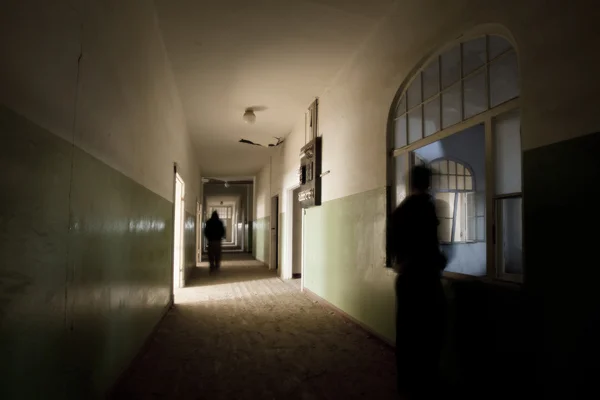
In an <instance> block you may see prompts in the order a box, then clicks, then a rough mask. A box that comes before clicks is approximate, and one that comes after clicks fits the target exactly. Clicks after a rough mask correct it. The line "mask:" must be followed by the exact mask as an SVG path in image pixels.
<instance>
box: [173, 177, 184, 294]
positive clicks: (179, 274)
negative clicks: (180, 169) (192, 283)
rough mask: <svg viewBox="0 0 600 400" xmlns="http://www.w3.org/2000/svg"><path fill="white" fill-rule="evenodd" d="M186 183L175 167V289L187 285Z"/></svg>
mask: <svg viewBox="0 0 600 400" xmlns="http://www.w3.org/2000/svg"><path fill="white" fill-rule="evenodd" d="M184 218H185V182H184V181H183V179H182V178H181V176H180V175H179V174H178V173H177V167H175V198H174V200H173V289H177V288H181V287H183V286H184V285H185V273H184V223H185V221H184Z"/></svg>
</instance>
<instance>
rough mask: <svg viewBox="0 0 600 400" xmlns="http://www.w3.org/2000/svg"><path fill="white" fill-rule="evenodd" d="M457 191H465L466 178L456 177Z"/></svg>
mask: <svg viewBox="0 0 600 400" xmlns="http://www.w3.org/2000/svg"><path fill="white" fill-rule="evenodd" d="M456 189H458V190H465V177H464V176H457V177H456Z"/></svg>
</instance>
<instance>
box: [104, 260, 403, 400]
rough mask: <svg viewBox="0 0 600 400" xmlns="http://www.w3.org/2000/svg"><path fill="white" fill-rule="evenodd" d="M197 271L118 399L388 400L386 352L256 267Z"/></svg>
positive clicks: (391, 378)
mask: <svg viewBox="0 0 600 400" xmlns="http://www.w3.org/2000/svg"><path fill="white" fill-rule="evenodd" d="M228 258H229V259H230V260H229V261H226V262H224V264H223V266H222V271H221V272H220V273H219V274H218V275H217V276H214V275H213V276H209V275H208V268H207V267H206V266H203V267H201V268H196V269H195V270H194V272H193V274H192V279H191V280H190V282H188V284H189V286H188V287H186V288H185V289H182V290H179V291H178V292H177V293H176V303H177V305H176V306H175V308H174V309H173V310H172V311H170V312H169V314H168V315H167V316H166V317H165V319H164V321H163V323H162V324H161V326H160V328H159V329H158V332H157V334H156V336H155V337H154V338H153V340H152V343H151V344H150V346H149V348H148V349H147V351H146V353H145V354H144V355H143V356H142V357H140V358H139V359H138V362H137V363H136V364H134V365H133V366H132V369H131V371H130V374H129V375H128V377H127V378H126V379H125V380H124V381H123V382H122V384H121V385H120V386H119V387H118V388H117V391H116V395H115V398H118V399H285V400H291V399H362V398H368V399H393V398H396V389H395V364H394V354H393V352H392V351H391V350H390V349H389V348H387V347H386V346H384V345H382V344H380V342H378V341H377V340H375V339H372V338H370V337H369V336H368V335H367V334H366V333H365V332H364V331H362V330H360V329H359V328H358V327H356V326H354V325H353V324H350V323H347V322H346V321H345V320H344V319H343V318H342V317H340V316H339V315H338V314H336V313H333V312H331V311H330V310H329V309H327V308H325V307H323V306H322V305H321V304H319V303H318V302H314V301H312V300H311V299H309V298H308V297H306V296H305V295H304V294H302V293H301V292H300V291H299V289H300V288H299V281H298V280H295V281H287V282H284V281H281V280H280V279H278V278H277V277H276V276H275V274H274V273H273V272H271V271H269V270H267V269H266V268H265V267H263V266H262V265H261V264H260V263H258V262H256V261H252V260H249V259H247V258H245V259H244V258H243V256H241V255H232V256H229V257H228Z"/></svg>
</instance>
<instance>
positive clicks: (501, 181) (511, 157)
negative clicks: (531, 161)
mask: <svg viewBox="0 0 600 400" xmlns="http://www.w3.org/2000/svg"><path fill="white" fill-rule="evenodd" d="M520 119H521V118H520V114H519V110H515V111H512V112H510V113H507V114H503V115H500V116H498V117H497V118H495V119H494V121H493V132H494V147H495V152H496V157H495V163H496V194H508V193H520V192H521V121H520Z"/></svg>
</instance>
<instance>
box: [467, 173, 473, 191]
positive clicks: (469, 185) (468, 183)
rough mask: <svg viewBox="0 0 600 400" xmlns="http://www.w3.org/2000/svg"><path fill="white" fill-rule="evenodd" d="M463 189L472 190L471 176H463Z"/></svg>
mask: <svg viewBox="0 0 600 400" xmlns="http://www.w3.org/2000/svg"><path fill="white" fill-rule="evenodd" d="M465 189H466V190H473V178H472V177H470V176H467V177H465Z"/></svg>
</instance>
